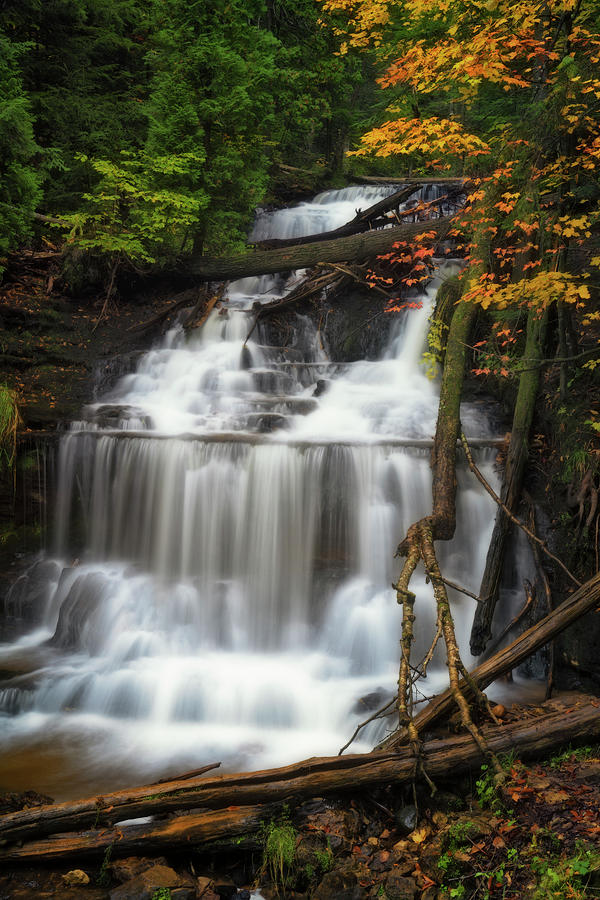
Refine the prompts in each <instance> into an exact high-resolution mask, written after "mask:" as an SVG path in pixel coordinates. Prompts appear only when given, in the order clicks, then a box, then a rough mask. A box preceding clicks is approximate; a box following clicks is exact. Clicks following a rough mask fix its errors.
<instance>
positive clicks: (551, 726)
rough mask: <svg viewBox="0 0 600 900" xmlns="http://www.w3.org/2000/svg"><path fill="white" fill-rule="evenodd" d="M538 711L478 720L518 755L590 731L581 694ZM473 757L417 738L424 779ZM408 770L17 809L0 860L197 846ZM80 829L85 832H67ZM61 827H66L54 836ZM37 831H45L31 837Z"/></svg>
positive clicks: (4, 822)
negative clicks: (496, 721)
mask: <svg viewBox="0 0 600 900" xmlns="http://www.w3.org/2000/svg"><path fill="white" fill-rule="evenodd" d="M544 709H545V713H546V714H545V715H542V716H539V715H537V714H536V715H535V716H532V717H531V718H526V719H523V720H519V721H518V722H514V723H508V724H505V725H499V726H498V725H488V726H486V727H485V728H484V729H482V730H483V733H484V736H485V740H486V743H487V745H488V746H489V748H490V749H491V750H493V751H494V752H495V753H502V752H503V751H506V750H509V749H511V748H512V747H518V749H519V754H521V755H523V756H525V755H534V754H539V753H544V752H546V751H548V750H551V749H553V748H554V747H556V746H559V745H560V744H562V743H565V742H566V741H572V740H574V739H577V738H586V739H592V738H594V737H595V736H597V735H599V734H600V706H599V705H597V704H593V703H592V702H589V698H587V697H584V696H583V695H582V698H581V701H580V702H579V703H576V702H574V700H573V698H572V696H570V697H569V700H568V706H567V704H566V702H564V703H563V702H560V701H551V702H550V703H549V704H546V705H545V708H544ZM483 759H484V755H483V754H482V752H481V750H480V748H479V747H478V746H477V743H476V742H475V741H474V740H473V739H472V737H471V736H470V735H460V736H458V737H456V736H453V737H450V738H438V739H435V740H430V741H427V742H426V743H425V744H423V746H422V747H421V753H420V761H421V762H422V764H423V766H424V768H425V769H426V771H427V774H428V775H429V776H431V777H438V776H448V775H451V774H452V775H454V774H457V773H459V772H462V771H464V770H465V769H468V768H470V767H472V766H478V765H480V764H481V762H482V761H483ZM414 769H415V758H414V756H413V754H412V752H411V751H410V750H409V749H408V748H401V749H400V750H399V751H398V752H392V753H390V752H383V753H382V752H379V753H367V754H355V755H349V756H334V757H323V758H317V759H309V760H305V761H304V762H301V763H296V764H295V765H292V766H286V767H284V768H280V769H269V770H266V771H263V772H251V773H246V774H241V775H235V774H234V775H222V776H217V777H213V778H204V779H197V780H196V779H194V780H192V781H175V782H170V783H168V784H163V785H149V786H147V787H143V788H136V789H134V790H133V791H120V792H118V793H116V794H112V795H106V796H103V797H98V798H91V799H89V800H85V801H79V802H74V803H61V804H54V805H52V806H45V807H37V808H35V809H29V810H23V811H21V812H18V813H11V814H9V815H5V816H2V817H0V825H1V826H2V838H3V840H4V842H6V841H11V842H16V841H21V840H25V843H24V844H23V845H22V846H16V845H15V844H14V843H13V844H12V845H10V846H9V845H6V843H5V846H4V848H3V849H2V850H0V860H4V861H8V860H12V861H15V860H19V861H28V860H31V859H34V858H35V859H36V861H37V862H44V861H47V860H55V859H64V858H70V857H72V856H74V855H76V854H81V855H88V856H90V855H101V854H102V853H104V852H105V851H106V849H107V848H108V847H112V854H113V856H123V855H128V854H131V853H136V852H140V853H147V852H155V851H159V850H160V851H161V852H162V851H163V850H168V849H177V848H186V849H189V848H190V847H194V848H197V847H198V846H199V845H202V844H203V843H206V842H208V841H211V840H214V839H217V838H222V837H225V836H234V835H239V834H244V833H247V832H250V831H253V830H256V829H257V828H258V827H259V826H260V822H261V821H262V820H264V819H265V818H268V817H269V816H272V813H273V810H274V806H273V804H277V803H281V802H283V801H290V800H296V799H301V798H306V797H314V796H323V794H327V793H330V792H332V791H346V790H350V791H353V792H356V791H357V790H360V789H361V788H367V787H371V786H373V785H377V784H390V783H397V784H398V783H403V782H406V781H409V780H411V779H412V778H413V775H414ZM232 804H235V806H233V805H232ZM255 804H261V805H260V806H257V805H255ZM264 804H267V805H266V806H265V805H264ZM200 807H202V810H201V811H197V812H193V813H190V814H188V815H174V816H171V817H170V818H168V819H167V820H162V821H153V822H150V823H147V824H143V825H129V826H123V825H122V826H115V827H110V826H111V824H112V823H114V822H116V821H120V820H123V819H125V818H132V817H136V816H142V815H144V816H145V815H152V814H158V815H161V814H162V815H164V814H166V813H171V812H174V811H178V812H181V811H184V810H189V809H194V808H196V809H198V808H200ZM226 807H229V808H226ZM207 808H209V810H208V811H207ZM107 825H108V827H106V826H107ZM82 827H87V828H88V829H89V830H87V831H84V832H75V833H73V831H75V830H76V829H80V828H82ZM64 829H70V830H71V832H70V833H62V834H61V833H57V832H60V831H61V830H64ZM41 834H46V835H49V836H48V837H45V838H41V839H39V840H33V839H32V838H34V837H37V836H39V835H41Z"/></svg>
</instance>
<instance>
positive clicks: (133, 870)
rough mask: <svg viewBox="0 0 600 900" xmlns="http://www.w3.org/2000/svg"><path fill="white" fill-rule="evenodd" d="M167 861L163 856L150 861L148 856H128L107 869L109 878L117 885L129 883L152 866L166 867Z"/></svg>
mask: <svg viewBox="0 0 600 900" xmlns="http://www.w3.org/2000/svg"><path fill="white" fill-rule="evenodd" d="M166 865H167V860H166V859H165V858H164V856H158V857H155V858H154V859H152V858H151V857H148V856H128V857H127V858H126V859H117V860H115V862H113V863H111V864H110V866H109V867H108V871H109V872H110V874H111V877H112V878H114V880H115V881H118V882H119V884H123V883H124V882H125V881H131V879H132V878H135V877H136V876H137V875H141V874H142V872H145V871H146V869H151V868H152V866H166Z"/></svg>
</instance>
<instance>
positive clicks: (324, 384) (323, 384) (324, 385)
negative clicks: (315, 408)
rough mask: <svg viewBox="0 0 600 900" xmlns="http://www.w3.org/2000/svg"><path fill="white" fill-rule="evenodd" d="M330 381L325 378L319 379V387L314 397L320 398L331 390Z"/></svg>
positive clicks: (315, 390)
mask: <svg viewBox="0 0 600 900" xmlns="http://www.w3.org/2000/svg"><path fill="white" fill-rule="evenodd" d="M329 384H330V383H329V381H327V379H325V378H319V380H318V381H317V386H316V388H315V389H314V391H313V397H320V396H321V394H324V393H325V392H326V391H327V390H328V389H329Z"/></svg>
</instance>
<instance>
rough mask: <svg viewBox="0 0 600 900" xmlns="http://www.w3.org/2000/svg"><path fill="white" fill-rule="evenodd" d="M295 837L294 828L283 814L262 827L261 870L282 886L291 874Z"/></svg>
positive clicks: (287, 882)
mask: <svg viewBox="0 0 600 900" xmlns="http://www.w3.org/2000/svg"><path fill="white" fill-rule="evenodd" d="M296 839H297V834H296V829H295V828H294V826H293V825H292V823H291V822H290V820H289V819H288V818H287V817H286V816H285V815H284V816H282V817H281V819H279V820H278V821H277V822H269V823H268V825H266V826H265V827H264V828H263V870H264V871H265V872H266V873H267V874H268V876H269V877H270V879H271V881H272V882H273V883H274V884H275V885H277V886H279V887H282V888H285V887H286V886H287V885H288V884H289V883H290V880H291V878H292V875H293V869H294V858H295V855H296Z"/></svg>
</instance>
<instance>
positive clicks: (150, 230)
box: [64, 151, 206, 263]
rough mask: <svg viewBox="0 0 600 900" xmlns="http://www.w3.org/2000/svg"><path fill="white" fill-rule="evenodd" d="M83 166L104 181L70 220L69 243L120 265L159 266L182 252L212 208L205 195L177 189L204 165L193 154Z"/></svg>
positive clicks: (126, 158)
mask: <svg viewBox="0 0 600 900" xmlns="http://www.w3.org/2000/svg"><path fill="white" fill-rule="evenodd" d="M80 159H81V161H82V162H86V163H89V165H90V167H91V168H92V169H93V170H94V172H96V173H97V175H98V176H99V179H98V182H97V183H96V185H95V187H94V189H93V191H90V192H89V193H86V194H84V195H83V198H82V199H83V206H82V208H81V209H80V210H79V211H77V212H74V213H72V214H70V215H69V216H65V217H64V221H65V223H66V224H68V225H70V228H71V231H70V234H69V241H70V242H71V243H73V244H75V245H76V246H77V247H79V248H80V249H82V250H93V251H98V252H100V253H103V254H108V255H109V256H110V257H112V258H115V259H118V258H121V259H125V258H127V259H129V260H132V261H134V262H144V263H154V262H156V261H157V260H158V259H165V257H167V256H169V255H172V254H174V253H175V252H176V250H177V249H178V247H180V246H181V245H182V243H183V241H184V240H185V237H186V234H187V232H188V231H189V230H190V229H191V228H193V227H195V226H196V223H197V222H198V217H199V215H200V212H201V210H202V208H203V206H204V205H205V203H206V200H205V197H204V195H203V194H202V192H201V191H196V192H195V194H191V193H183V192H182V191H180V190H176V189H174V188H173V187H172V185H173V184H174V183H177V182H178V180H179V179H180V178H185V176H186V175H187V173H188V172H189V171H190V170H192V169H193V168H194V167H195V166H197V165H199V164H200V163H201V162H202V157H201V156H199V155H197V154H194V153H192V152H191V151H188V152H185V153H180V154H178V155H172V156H163V157H151V156H149V155H148V154H147V153H141V152H140V153H137V154H127V153H125V152H123V153H122V154H121V156H120V159H119V161H118V162H110V161H108V160H100V159H87V157H84V156H82V157H80Z"/></svg>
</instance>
